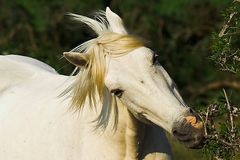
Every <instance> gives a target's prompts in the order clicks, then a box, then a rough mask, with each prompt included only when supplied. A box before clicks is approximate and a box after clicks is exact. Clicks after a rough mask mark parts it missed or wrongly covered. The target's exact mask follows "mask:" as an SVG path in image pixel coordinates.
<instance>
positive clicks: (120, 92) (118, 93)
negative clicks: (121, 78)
mask: <svg viewBox="0 0 240 160" xmlns="http://www.w3.org/2000/svg"><path fill="white" fill-rule="evenodd" d="M123 92H124V91H123V90H121V89H113V90H111V93H113V94H114V95H115V96H117V97H118V98H121V96H122V95H123Z"/></svg>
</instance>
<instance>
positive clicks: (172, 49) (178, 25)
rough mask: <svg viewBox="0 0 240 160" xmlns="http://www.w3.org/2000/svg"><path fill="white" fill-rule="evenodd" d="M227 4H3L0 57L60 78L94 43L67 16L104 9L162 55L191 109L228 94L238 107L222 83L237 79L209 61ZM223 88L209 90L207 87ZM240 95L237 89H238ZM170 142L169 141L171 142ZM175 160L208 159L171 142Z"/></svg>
mask: <svg viewBox="0 0 240 160" xmlns="http://www.w3.org/2000/svg"><path fill="white" fill-rule="evenodd" d="M230 3H231V1H229V0H201V1H199V0H171V1H169V0H151V1H149V0H126V1H120V0H51V1H46V0H39V1H36V0H8V1H7V0H1V1H0V53H1V54H21V55H26V56H30V57H34V58H37V59H39V60H41V61H43V62H46V63H48V64H50V65H51V66H53V67H54V68H55V69H56V70H57V71H59V72H60V73H62V74H69V73H70V72H71V71H72V69H73V66H71V65H69V64H68V63H67V62H66V61H65V60H64V59H62V58H61V57H62V52H64V51H69V50H70V49H72V48H74V47H75V46H77V45H79V44H80V43H82V42H84V41H86V40H88V39H90V38H92V37H94V36H95V35H93V34H92V32H91V31H89V30H88V29H86V28H84V27H83V26H82V25H81V24H76V23H75V22H72V21H70V20H69V19H68V17H67V16H65V13H67V12H73V13H78V14H82V15H91V13H93V12H94V11H96V10H99V9H101V10H104V9H105V7H106V6H110V8H111V9H112V10H113V11H115V12H116V13H118V14H119V15H120V16H121V17H122V18H123V20H124V22H125V25H126V27H127V28H128V30H129V32H130V33H132V34H136V35H140V36H141V37H143V38H144V39H146V41H147V45H148V46H149V47H150V48H151V49H153V50H154V51H155V52H157V53H158V54H159V55H160V62H161V64H162V65H163V66H164V67H165V69H166V70H167V71H168V73H169V74H170V75H171V77H172V78H173V79H174V80H175V82H176V83H177V84H178V87H179V89H180V92H181V93H182V95H183V97H184V99H185V100H186V101H187V103H188V104H189V105H191V106H193V108H195V109H198V108H204V107H205V108H206V106H207V105H208V104H210V103H213V102H216V101H218V100H219V98H221V97H223V94H222V92H219V90H220V91H221V89H222V88H223V87H225V88H228V89H227V92H228V93H229V95H228V96H229V97H230V98H231V101H232V103H234V104H240V103H239V102H240V97H239V91H238V90H237V88H234V87H231V85H227V84H226V83H222V82H229V83H231V82H238V81H239V75H234V74H231V73H225V72H222V71H220V70H218V69H217V67H216V66H215V64H214V63H213V62H212V61H211V60H210V58H209V57H211V51H210V48H211V34H212V32H213V31H217V32H218V31H220V29H221V26H222V25H223V19H222V18H221V14H222V13H223V10H224V9H225V8H227V6H229V4H230ZM214 83H219V84H221V85H220V86H217V87H215V88H214V87H213V88H211V89H208V88H206V87H205V86H208V85H209V84H214ZM238 89H239V88H238ZM170 139H171V138H170ZM171 143H172V145H173V146H174V149H173V151H174V155H175V159H178V160H181V159H192V160H194V159H206V157H204V156H203V154H202V152H201V151H193V150H188V149H186V148H184V147H183V146H182V145H181V144H179V143H178V142H175V141H174V140H171Z"/></svg>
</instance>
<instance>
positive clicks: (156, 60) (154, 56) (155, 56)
mask: <svg viewBox="0 0 240 160" xmlns="http://www.w3.org/2000/svg"><path fill="white" fill-rule="evenodd" d="M158 57H159V56H158V55H157V54H153V59H152V63H153V64H154V65H156V64H158V63H159V62H158Z"/></svg>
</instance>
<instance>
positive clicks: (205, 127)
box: [204, 106, 210, 137]
mask: <svg viewBox="0 0 240 160" xmlns="http://www.w3.org/2000/svg"><path fill="white" fill-rule="evenodd" d="M209 111H210V106H208V107H207V112H206V117H205V121H204V134H205V136H206V137H207V136H208V132H207V122H208V116H209Z"/></svg>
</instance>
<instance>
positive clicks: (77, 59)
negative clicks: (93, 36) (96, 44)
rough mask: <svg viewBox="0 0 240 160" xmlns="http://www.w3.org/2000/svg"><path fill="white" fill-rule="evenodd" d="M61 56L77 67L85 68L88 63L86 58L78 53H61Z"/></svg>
mask: <svg viewBox="0 0 240 160" xmlns="http://www.w3.org/2000/svg"><path fill="white" fill-rule="evenodd" d="M63 56H64V57H65V58H66V59H67V60H68V61H69V62H70V63H72V64H73V65H75V66H77V67H83V66H86V64H87V62H88V60H87V58H86V56H84V55H83V54H82V53H79V52H63Z"/></svg>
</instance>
